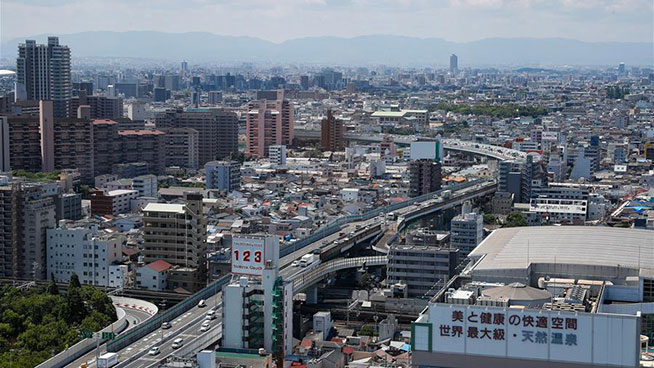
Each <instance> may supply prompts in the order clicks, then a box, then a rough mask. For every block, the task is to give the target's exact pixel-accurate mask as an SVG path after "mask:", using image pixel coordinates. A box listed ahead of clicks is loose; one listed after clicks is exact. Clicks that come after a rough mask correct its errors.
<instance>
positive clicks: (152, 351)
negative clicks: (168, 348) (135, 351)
mask: <svg viewBox="0 0 654 368" xmlns="http://www.w3.org/2000/svg"><path fill="white" fill-rule="evenodd" d="M160 352H161V351H159V347H158V346H155V347H153V348H152V349H150V351H148V355H159V353H160Z"/></svg>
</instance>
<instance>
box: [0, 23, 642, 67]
mask: <svg viewBox="0 0 654 368" xmlns="http://www.w3.org/2000/svg"><path fill="white" fill-rule="evenodd" d="M59 38H60V42H61V43H62V44H65V45H68V46H70V48H71V51H72V55H73V57H121V58H122V57H130V58H140V59H164V60H182V59H186V60H189V61H197V62H212V61H216V62H240V61H243V62H255V63H286V62H297V63H315V64H341V65H346V64H348V65H372V64H389V65H447V64H448V63H449V56H450V54H452V53H455V54H457V55H458V56H459V65H460V67H465V66H493V65H503V66H541V65H550V66H554V65H559V66H562V65H611V66H612V65H617V64H618V63H620V62H625V63H627V64H628V65H641V66H647V65H649V66H651V65H652V64H654V52H653V48H654V46H653V44H652V43H646V42H583V41H577V40H571V39H561V38H542V39H536V38H487V39H482V40H479V41H472V42H464V43H456V42H450V41H446V40H443V39H437V38H415V37H403V36H389V35H371V36H360V37H354V38H340V37H309V38H297V39H292V40H288V41H285V42H282V43H274V42H270V41H266V40H262V39H259V38H254V37H236V36H221V35H216V34H212V33H203V32H191V33H163V32H150V31H134V32H81V33H73V34H66V35H60V36H59ZM28 39H36V40H37V41H41V42H45V40H46V39H47V35H37V36H33V37H28ZM24 41H25V39H15V40H10V41H7V42H3V43H2V44H1V45H0V56H1V57H3V58H13V57H14V56H13V55H15V54H16V48H17V46H18V44H19V43H21V42H24Z"/></svg>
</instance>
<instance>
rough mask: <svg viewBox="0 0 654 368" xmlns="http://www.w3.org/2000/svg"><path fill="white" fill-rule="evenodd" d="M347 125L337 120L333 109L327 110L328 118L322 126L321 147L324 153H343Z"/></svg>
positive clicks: (323, 120)
mask: <svg viewBox="0 0 654 368" xmlns="http://www.w3.org/2000/svg"><path fill="white" fill-rule="evenodd" d="M344 135H345V125H344V124H343V120H341V119H336V117H334V115H333V113H332V109H329V110H327V117H326V118H324V119H322V122H321V124H320V137H321V138H320V145H321V146H322V150H323V151H332V152H335V151H343V150H344V149H345V139H344V137H343V136H344Z"/></svg>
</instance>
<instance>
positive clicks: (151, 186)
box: [131, 175, 157, 197]
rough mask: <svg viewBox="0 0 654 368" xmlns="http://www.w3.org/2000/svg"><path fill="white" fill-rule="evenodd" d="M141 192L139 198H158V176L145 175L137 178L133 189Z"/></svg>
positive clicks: (133, 183)
mask: <svg viewBox="0 0 654 368" xmlns="http://www.w3.org/2000/svg"><path fill="white" fill-rule="evenodd" d="M131 189H134V190H136V191H138V192H139V197H156V196H157V176H156V175H143V176H137V177H135V178H134V179H133V181H132V188H131Z"/></svg>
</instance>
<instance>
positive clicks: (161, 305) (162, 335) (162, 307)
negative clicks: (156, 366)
mask: <svg viewBox="0 0 654 368" xmlns="http://www.w3.org/2000/svg"><path fill="white" fill-rule="evenodd" d="M159 306H160V307H161V309H162V310H163V309H165V308H166V299H163V300H162V301H161V303H160V304H159ZM165 322H166V321H163V322H161V324H162V326H161V327H162V328H161V341H160V342H159V345H162V344H163V339H164V333H163V330H164V329H163V324H164V323H165Z"/></svg>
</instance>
